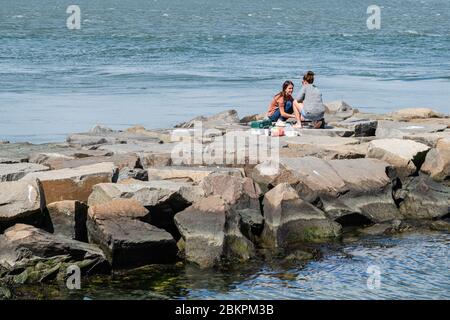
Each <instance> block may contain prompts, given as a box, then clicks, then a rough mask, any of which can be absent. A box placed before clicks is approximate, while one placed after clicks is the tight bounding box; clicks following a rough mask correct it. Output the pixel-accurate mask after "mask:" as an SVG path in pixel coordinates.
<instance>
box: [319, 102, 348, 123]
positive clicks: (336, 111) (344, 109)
mask: <svg viewBox="0 0 450 320" xmlns="http://www.w3.org/2000/svg"><path fill="white" fill-rule="evenodd" d="M324 106H325V121H326V122H327V123H328V122H331V121H339V120H345V119H347V118H350V117H351V116H353V114H354V113H355V111H356V110H354V109H353V108H352V107H351V106H350V105H349V104H347V103H346V102H344V101H331V102H326V103H324Z"/></svg>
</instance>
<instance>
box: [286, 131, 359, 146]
mask: <svg viewBox="0 0 450 320" xmlns="http://www.w3.org/2000/svg"><path fill="white" fill-rule="evenodd" d="M305 130H306V129H305ZM280 141H281V142H282V143H284V144H285V145H286V146H287V147H288V148H290V149H304V148H305V147H309V146H316V147H322V148H328V147H342V146H347V145H356V144H359V140H358V139H355V138H343V137H329V136H320V135H319V136H314V135H307V136H304V135H302V136H298V137H282V138H280Z"/></svg>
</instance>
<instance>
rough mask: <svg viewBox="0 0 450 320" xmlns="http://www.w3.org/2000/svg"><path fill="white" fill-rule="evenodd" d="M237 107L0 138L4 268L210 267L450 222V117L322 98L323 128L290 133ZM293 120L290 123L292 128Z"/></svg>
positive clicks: (28, 276)
mask: <svg viewBox="0 0 450 320" xmlns="http://www.w3.org/2000/svg"><path fill="white" fill-rule="evenodd" d="M262 117H263V115H249V116H245V117H244V118H242V119H239V117H238V114H237V112H236V111H234V110H228V111H225V112H222V113H219V114H216V115H212V116H201V117H197V118H194V119H192V120H190V121H187V122H184V123H181V124H179V125H177V126H176V127H175V128H171V129H161V130H147V129H145V128H143V127H141V126H136V127H132V128H129V129H127V130H125V131H116V130H112V129H110V128H107V127H104V126H95V127H94V128H92V129H91V130H90V131H89V132H86V133H76V134H71V135H70V136H69V137H67V140H66V142H65V143H58V144H43V145H33V144H29V143H6V142H4V143H1V144H0V279H3V280H1V281H4V280H5V279H9V280H10V281H13V282H15V283H30V282H39V281H46V280H50V279H54V278H55V277H58V276H61V275H64V274H65V273H66V268H67V267H68V266H70V265H77V266H79V267H80V268H81V270H82V272H83V273H84V274H93V273H104V272H110V271H111V270H114V269H124V268H135V267H140V266H143V265H147V264H168V263H177V262H180V261H181V262H184V263H192V264H196V265H198V266H199V267H201V268H209V267H217V266H220V265H221V264H223V263H242V262H245V261H247V260H249V259H253V258H254V257H256V256H258V255H259V254H260V251H261V250H263V251H264V252H266V253H267V252H268V251H267V250H269V251H270V250H278V249H281V250H283V252H286V253H287V254H294V253H295V252H303V251H301V250H300V251H298V248H299V246H300V247H302V248H304V246H315V245H317V244H323V243H328V242H336V241H337V242H338V241H341V240H342V239H343V237H344V236H345V234H346V232H348V230H352V234H353V235H354V232H355V230H356V233H357V234H358V235H360V236H370V235H379V234H393V233H398V232H405V231H408V230H413V229H415V228H418V227H420V228H426V229H429V230H441V231H442V230H443V231H445V232H448V230H449V225H450V223H449V222H448V218H449V208H450V153H449V152H450V118H449V117H448V116H447V115H443V114H440V113H437V112H435V111H433V110H430V109H427V108H412V109H401V110H398V111H396V112H394V113H392V114H387V115H381V114H369V113H363V112H359V111H358V110H357V109H354V108H352V107H351V106H350V105H348V104H346V103H345V102H342V101H337V102H331V103H327V104H326V120H327V126H326V127H325V129H310V128H308V127H305V128H303V129H299V130H294V129H290V134H289V135H286V136H281V137H272V136H266V135H264V134H263V131H264V130H262V132H258V131H254V130H251V129H250V126H249V125H248V122H250V121H255V120H259V119H262ZM287 131H289V130H288V129H287Z"/></svg>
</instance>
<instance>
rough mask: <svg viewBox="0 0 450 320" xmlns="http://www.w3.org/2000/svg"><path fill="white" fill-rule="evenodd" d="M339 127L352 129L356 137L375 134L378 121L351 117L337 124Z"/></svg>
mask: <svg viewBox="0 0 450 320" xmlns="http://www.w3.org/2000/svg"><path fill="white" fill-rule="evenodd" d="M336 125H337V126H338V127H341V128H346V129H350V130H352V131H354V132H355V134H354V136H355V137H370V136H374V135H375V132H376V131H377V126H378V121H377V120H370V119H364V118H358V117H351V118H348V119H345V120H344V121H340V122H338V123H337V124H336Z"/></svg>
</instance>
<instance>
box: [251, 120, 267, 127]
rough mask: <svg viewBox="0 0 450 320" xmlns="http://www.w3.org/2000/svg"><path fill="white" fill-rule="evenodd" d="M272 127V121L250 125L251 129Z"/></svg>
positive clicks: (253, 122)
mask: <svg viewBox="0 0 450 320" xmlns="http://www.w3.org/2000/svg"><path fill="white" fill-rule="evenodd" d="M271 125H272V121H270V119H264V120H258V121H252V122H251V123H250V127H251V128H254V129H269V128H270V126H271Z"/></svg>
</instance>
